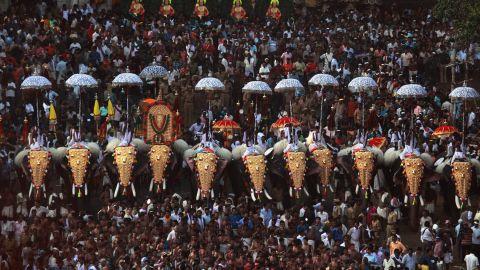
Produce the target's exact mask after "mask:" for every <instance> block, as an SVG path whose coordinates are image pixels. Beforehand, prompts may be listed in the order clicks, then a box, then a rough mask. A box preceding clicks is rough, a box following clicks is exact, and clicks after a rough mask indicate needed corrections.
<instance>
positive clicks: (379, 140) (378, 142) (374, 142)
mask: <svg viewBox="0 0 480 270" xmlns="http://www.w3.org/2000/svg"><path fill="white" fill-rule="evenodd" d="M386 143H387V139H386V138H385V137H375V138H371V139H369V140H368V146H371V147H377V148H382V147H383V146H385V144H386Z"/></svg>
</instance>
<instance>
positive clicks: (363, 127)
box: [360, 92, 365, 136]
mask: <svg viewBox="0 0 480 270" xmlns="http://www.w3.org/2000/svg"><path fill="white" fill-rule="evenodd" d="M360 96H361V99H362V135H363V136H365V100H364V95H363V92H360Z"/></svg>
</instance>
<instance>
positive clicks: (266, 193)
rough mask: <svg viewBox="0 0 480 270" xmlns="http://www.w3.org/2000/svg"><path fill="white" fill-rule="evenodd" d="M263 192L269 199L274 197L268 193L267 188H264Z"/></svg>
mask: <svg viewBox="0 0 480 270" xmlns="http://www.w3.org/2000/svg"><path fill="white" fill-rule="evenodd" d="M263 193H264V194H265V197H267V199H269V200H271V199H272V197H271V196H270V194H268V192H267V190H266V189H263Z"/></svg>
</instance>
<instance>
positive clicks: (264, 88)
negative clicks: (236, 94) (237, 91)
mask: <svg viewBox="0 0 480 270" xmlns="http://www.w3.org/2000/svg"><path fill="white" fill-rule="evenodd" d="M242 92H243V93H249V94H262V95H271V94H272V89H271V88H270V86H269V85H268V84H267V83H266V82H262V81H251V82H248V83H247V84H245V86H244V87H243V88H242Z"/></svg>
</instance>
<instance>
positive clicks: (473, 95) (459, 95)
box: [448, 86, 480, 101]
mask: <svg viewBox="0 0 480 270" xmlns="http://www.w3.org/2000/svg"><path fill="white" fill-rule="evenodd" d="M448 96H449V97H450V99H451V100H452V101H457V100H461V101H465V100H471V99H479V98H480V94H478V92H477V90H475V89H474V88H472V87H468V86H461V87H457V88H455V89H453V90H452V92H450V94H449V95H448Z"/></svg>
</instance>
